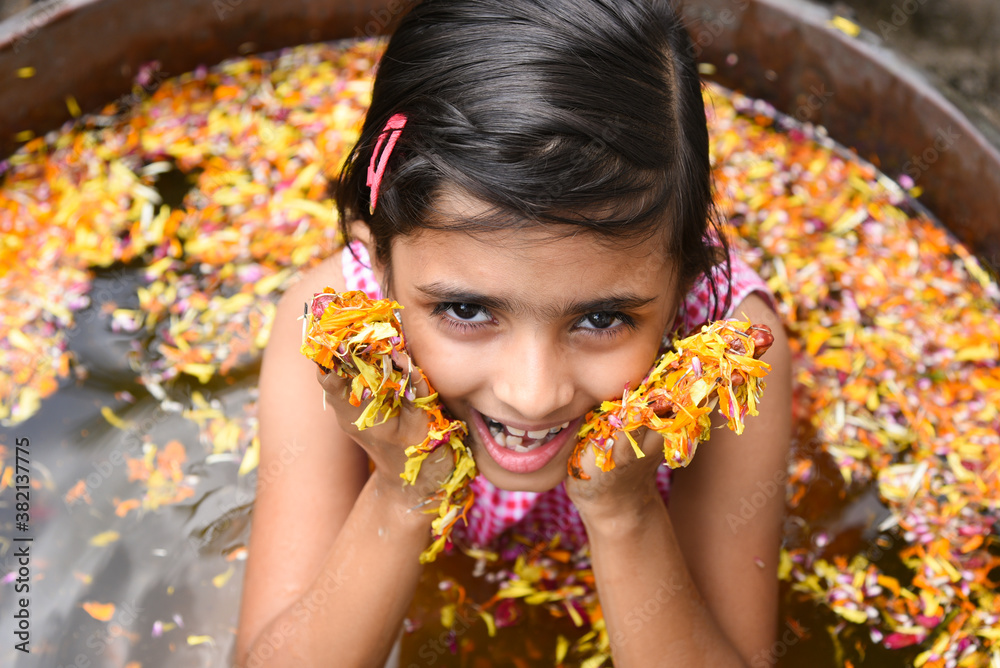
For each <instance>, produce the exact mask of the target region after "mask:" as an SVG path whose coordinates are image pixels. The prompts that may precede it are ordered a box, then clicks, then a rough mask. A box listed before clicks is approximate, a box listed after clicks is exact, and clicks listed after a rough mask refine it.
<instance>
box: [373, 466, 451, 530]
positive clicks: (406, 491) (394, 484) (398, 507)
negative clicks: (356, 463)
mask: <svg viewBox="0 0 1000 668" xmlns="http://www.w3.org/2000/svg"><path fill="white" fill-rule="evenodd" d="M365 491H366V492H369V493H370V495H371V497H372V501H373V503H374V505H375V506H376V507H377V508H378V512H379V514H380V516H381V517H382V518H383V519H384V521H386V522H388V523H390V524H391V525H393V526H396V527H398V528H400V529H403V530H413V531H415V532H423V533H424V534H426V536H427V538H428V542H429V539H430V529H431V522H432V521H434V518H435V517H436V513H427V512H424V511H425V510H427V509H428V508H436V507H437V506H434V505H432V504H428V505H421V501H422V499H421V498H419V496H418V495H417V494H416V493H415V492H414V491H413V489H412V485H407V484H406V483H405V482H404V481H403V480H401V479H399V478H396V479H395V480H392V479H390V478H389V477H388V476H383V475H379V474H378V472H377V471H376V472H374V473H372V475H371V477H370V478H369V479H368V484H366V485H365Z"/></svg>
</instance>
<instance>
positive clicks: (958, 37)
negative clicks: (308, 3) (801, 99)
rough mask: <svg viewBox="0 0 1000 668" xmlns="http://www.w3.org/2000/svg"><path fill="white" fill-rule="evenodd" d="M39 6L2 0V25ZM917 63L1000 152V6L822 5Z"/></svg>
mask: <svg viewBox="0 0 1000 668" xmlns="http://www.w3.org/2000/svg"><path fill="white" fill-rule="evenodd" d="M36 1H37V0H0V20H2V19H4V18H6V17H8V16H10V15H12V14H14V13H15V12H17V11H20V10H22V9H24V8H26V7H28V6H29V5H31V4H34V2H36ZM818 1H819V2H821V3H822V4H825V5H827V6H831V7H832V8H833V9H834V10H835V11H837V12H838V13H840V14H841V15H843V16H845V17H847V18H851V19H853V20H855V21H856V22H857V23H859V24H860V25H862V26H864V27H865V28H867V29H868V30H870V31H872V32H873V33H875V34H876V35H879V36H880V37H881V38H882V39H883V40H884V42H885V43H886V44H887V45H888V46H889V47H890V48H892V49H895V50H896V51H897V52H899V53H900V54H902V55H903V56H904V57H906V58H908V59H909V60H911V61H912V62H914V63H916V64H917V65H918V66H919V67H921V68H922V69H923V70H924V71H925V72H927V73H928V75H929V77H930V79H931V81H932V82H934V83H935V84H936V85H937V86H938V88H939V89H940V90H941V91H942V92H943V93H944V94H945V95H947V96H948V97H949V98H950V99H951V100H952V101H953V102H955V103H956V104H957V105H958V106H959V107H960V108H962V109H963V111H965V112H966V114H967V115H968V116H969V117H970V119H972V121H973V122H975V123H976V124H977V125H978V126H979V127H980V128H981V129H982V130H983V132H984V134H986V135H987V136H988V137H989V138H990V139H991V140H992V141H993V143H994V145H996V146H998V147H1000V2H998V1H997V0H818Z"/></svg>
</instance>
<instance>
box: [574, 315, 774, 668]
mask: <svg viewBox="0 0 1000 668" xmlns="http://www.w3.org/2000/svg"><path fill="white" fill-rule="evenodd" d="M736 312H737V313H746V315H747V316H748V318H749V319H750V320H752V321H754V322H758V323H763V324H767V325H769V326H770V327H771V329H772V331H773V333H774V336H775V341H774V344H773V346H772V347H771V349H770V350H769V351H768V352H767V353H766V354H765V356H764V360H765V361H767V362H768V363H769V364H771V367H772V368H771V372H770V373H769V374H768V376H767V379H766V382H767V388H766V391H765V392H764V395H763V398H762V401H761V406H760V415H759V416H757V417H753V418H748V419H747V423H746V429H745V431H744V433H743V435H742V436H736V435H735V434H734V433H732V432H730V431H729V430H727V429H720V430H717V431H715V432H714V433H713V435H712V438H711V440H710V442H708V443H705V444H702V446H701V447H700V448H699V451H698V454H697V455H696V456H695V458H694V460H693V461H692V463H691V464H690V465H689V466H688V467H687V468H685V469H679V470H677V471H676V472H675V475H674V481H673V486H672V488H671V491H670V509H669V511H668V510H667V508H666V506H665V504H664V502H663V500H662V498H661V497H660V495H659V493H658V492H657V490H656V487H655V481H654V478H653V476H652V475H651V470H648V471H645V472H643V471H640V473H643V474H644V475H643V477H641V478H639V477H637V474H636V473H634V472H629V470H630V469H635V468H636V465H637V464H638V465H642V466H644V467H649V464H647V460H654V459H655V458H653V457H648V456H647V457H646V458H644V459H643V460H639V461H638V462H634V463H633V464H631V465H629V466H626V467H624V470H623V471H622V472H620V473H619V474H618V476H619V477H620V478H623V479H624V478H631V477H635V479H634V480H633V481H632V482H631V484H630V485H624V486H622V487H624V488H626V489H627V488H628V487H630V486H631V487H633V488H634V489H635V490H636V491H635V492H632V493H630V494H629V495H628V496H616V497H615V500H614V503H609V502H607V500H608V497H607V496H605V500H606V501H605V502H604V503H598V502H597V501H596V500H595V501H593V502H583V503H578V504H577V505H578V507H579V508H580V515H581V517H582V518H583V520H584V523H585V525H586V527H587V533H588V536H589V540H590V545H591V556H592V559H593V567H594V574H595V578H596V581H597V587H598V591H599V593H600V598H601V605H602V609H603V612H604V617H605V621H606V623H607V628H608V633H609V635H610V638H611V646H612V653H613V657H614V661H615V665H616V666H622V667H624V668H627V667H630V666H648V665H657V666H661V665H664V666H667V665H668V666H713V667H714V666H747V665H751V664H754V665H757V663H756V660H755V657H757V656H759V655H760V653H761V652H762V651H763V650H764V649H766V648H768V647H770V646H771V644H772V642H773V640H774V637H775V621H776V618H777V606H778V581H777V575H776V570H777V561H778V550H779V547H780V541H781V517H782V513H783V511H784V498H785V497H784V481H785V471H786V460H785V458H786V454H787V450H788V444H789V439H790V422H791V409H790V407H791V372H790V352H789V349H788V342H787V338H786V336H785V334H784V330H783V328H782V325H781V323H780V321H779V320H778V318H777V316H776V315H775V314H774V313H773V312H772V311H771V310H770V309H769V308H768V307H767V306H766V305H765V304H764V302H763V301H762V300H761V299H759V298H758V297H754V296H751V297H748V298H747V299H746V300H745V301H744V302H743V303H742V304H741V305H740V306H739V307H738V308H737V310H736ZM719 424H721V422H719ZM653 436H654V437H655V436H656V435H655V434H653ZM655 440H656V441H659V440H660V439H659V438H658V437H657V438H656V439H655ZM647 442H648V441H647ZM647 442H644V446H645V445H646V443H647ZM626 446H627V444H626ZM616 449H617V445H616ZM644 450H645V451H646V452H647V453H651V452H653V450H651V449H647V448H646V447H644ZM633 460H634V457H633ZM616 461H617V453H616ZM656 461H659V460H656ZM616 470H617V469H616ZM610 473H611V474H615V471H611V472H610ZM614 486H615V487H618V485H617V484H615V485H614ZM751 499H752V500H751ZM574 500H576V499H574ZM744 501H746V502H747V503H749V504H751V507H752V508H754V509H755V512H754V514H753V515H752V516H749V515H750V514H749V513H746V512H745V511H743V514H744V515H747V516H748V517H746V518H744V517H743V515H741V505H742V503H743V502H744ZM734 518H735V519H736V520H738V521H734ZM757 560H760V562H762V563H763V567H761V566H760V565H759V563H758V562H757Z"/></svg>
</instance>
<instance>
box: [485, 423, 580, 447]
mask: <svg viewBox="0 0 1000 668" xmlns="http://www.w3.org/2000/svg"><path fill="white" fill-rule="evenodd" d="M486 426H487V427H489V430H490V433H491V434H492V435H493V440H494V441H496V443H497V445H500V446H502V447H504V448H507V449H508V450H512V451H514V452H530V451H532V450H534V449H535V448H537V447H540V446H541V445H543V443H544V441H547V440H548V437H550V436H552V435H553V434H555V433H557V432H559V431H561V430H563V429H565V428H566V427H568V426H569V422H564V423H562V424H561V425H559V426H558V427H552V428H551V429H539V430H537V431H525V430H524V429H518V428H517V427H510V426H508V425H505V424H503V423H501V422H497V421H496V420H493V419H490V418H486ZM525 441H528V444H527V445H525Z"/></svg>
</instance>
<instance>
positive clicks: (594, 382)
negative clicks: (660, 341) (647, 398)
mask: <svg viewBox="0 0 1000 668" xmlns="http://www.w3.org/2000/svg"><path fill="white" fill-rule="evenodd" d="M654 355H655V350H654V351H653V352H651V353H650V352H648V351H647V350H646V346H638V345H637V346H634V347H631V348H628V349H624V350H621V351H620V352H618V353H617V354H615V355H608V356H604V357H603V358H602V359H600V360H598V361H595V362H594V363H593V364H591V365H590V366H589V370H590V371H591V372H588V373H587V374H585V375H584V376H583V377H582V379H581V380H582V382H584V383H585V384H586V386H588V387H589V388H590V392H591V394H593V396H595V397H596V398H598V400H600V401H604V400H606V399H613V398H616V397H617V398H619V399H620V398H621V395H622V392H623V391H624V389H625V386H626V384H627V385H628V387H629V389H635V388H636V387H637V386H638V385H639V383H641V382H642V379H643V378H645V377H646V374H647V373H648V372H649V370H650V368H651V367H652V365H653V362H654Z"/></svg>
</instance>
